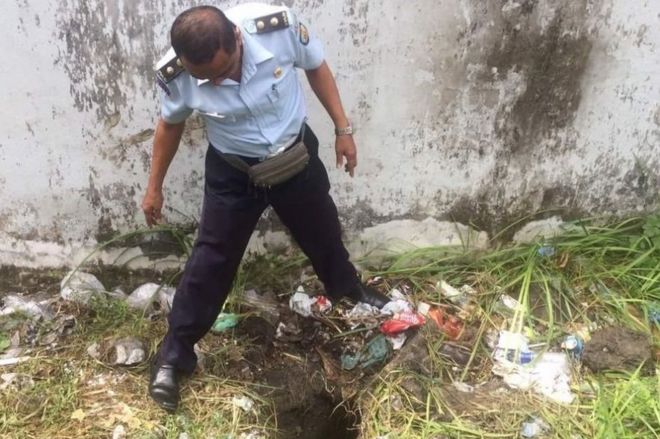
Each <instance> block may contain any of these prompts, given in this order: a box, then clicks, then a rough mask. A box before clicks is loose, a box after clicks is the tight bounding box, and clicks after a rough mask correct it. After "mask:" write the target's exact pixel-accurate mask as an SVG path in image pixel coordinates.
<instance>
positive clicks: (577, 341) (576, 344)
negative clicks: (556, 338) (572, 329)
mask: <svg viewBox="0 0 660 439" xmlns="http://www.w3.org/2000/svg"><path fill="white" fill-rule="evenodd" d="M561 348H562V349H564V350H566V352H568V355H569V356H570V357H572V358H576V359H579V358H580V357H581V356H582V351H584V340H582V338H581V337H580V336H577V335H569V336H567V337H566V338H565V339H564V341H563V342H562V343H561Z"/></svg>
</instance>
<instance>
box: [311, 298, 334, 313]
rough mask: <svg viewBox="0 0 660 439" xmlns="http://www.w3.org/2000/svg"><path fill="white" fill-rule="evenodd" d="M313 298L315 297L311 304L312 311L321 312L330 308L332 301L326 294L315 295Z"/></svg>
mask: <svg viewBox="0 0 660 439" xmlns="http://www.w3.org/2000/svg"><path fill="white" fill-rule="evenodd" d="M314 299H316V300H315V302H314V304H313V305H312V309H313V310H314V311H316V312H319V313H321V314H323V313H325V312H327V311H330V310H331V309H332V302H330V299H328V297H327V296H315V297H314Z"/></svg>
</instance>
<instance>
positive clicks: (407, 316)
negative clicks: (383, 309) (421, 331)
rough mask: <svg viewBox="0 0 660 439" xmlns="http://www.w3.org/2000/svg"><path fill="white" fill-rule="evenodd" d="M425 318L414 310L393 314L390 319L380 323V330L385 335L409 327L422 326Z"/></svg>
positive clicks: (393, 333)
mask: <svg viewBox="0 0 660 439" xmlns="http://www.w3.org/2000/svg"><path fill="white" fill-rule="evenodd" d="M425 321H426V320H425V319H424V316H423V315H421V314H419V313H416V312H405V313H400V314H395V315H394V317H392V318H391V319H390V320H387V321H385V322H383V323H382V324H381V325H380V332H382V333H383V334H385V335H395V334H398V333H400V332H403V331H405V330H407V329H410V328H416V327H418V326H422V325H423V324H424V322H425Z"/></svg>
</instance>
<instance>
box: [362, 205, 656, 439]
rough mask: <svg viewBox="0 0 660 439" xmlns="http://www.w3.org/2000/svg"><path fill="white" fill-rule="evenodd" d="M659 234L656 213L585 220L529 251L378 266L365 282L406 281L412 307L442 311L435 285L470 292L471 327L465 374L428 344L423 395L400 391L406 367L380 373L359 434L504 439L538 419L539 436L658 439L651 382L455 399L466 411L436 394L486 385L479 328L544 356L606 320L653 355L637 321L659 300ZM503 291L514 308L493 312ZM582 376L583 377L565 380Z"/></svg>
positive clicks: (423, 252) (441, 252) (401, 259)
mask: <svg viewBox="0 0 660 439" xmlns="http://www.w3.org/2000/svg"><path fill="white" fill-rule="evenodd" d="M659 236H660V217H659V216H658V215H654V216H651V217H646V218H631V219H628V220H624V221H620V222H614V223H605V222H603V221H597V220H585V221H580V222H576V223H573V224H570V225H569V227H567V228H566V231H565V232H564V233H563V234H561V235H559V236H556V237H554V238H551V239H546V240H543V241H539V242H536V243H531V244H524V245H522V244H521V245H512V246H501V247H499V248H496V249H494V250H490V251H481V250H467V249H464V248H452V249H444V248H432V249H418V250H415V251H412V252H409V253H406V254H404V255H399V256H396V257H393V258H391V259H390V260H389V264H388V265H385V266H383V265H382V261H379V263H380V264H381V265H379V267H377V268H372V274H374V275H379V276H383V277H384V278H385V279H386V281H387V282H389V283H396V282H406V283H408V284H409V285H411V286H412V288H413V292H414V294H413V295H414V297H415V298H416V300H418V301H423V302H427V303H430V304H440V303H442V302H445V303H446V300H444V299H443V298H442V297H441V294H440V290H439V288H438V284H437V283H438V281H439V280H445V281H446V282H448V283H450V284H452V285H455V286H460V285H463V284H469V285H471V286H472V287H473V288H474V289H475V290H476V291H477V293H478V294H477V297H476V298H475V300H476V303H475V304H474V306H475V310H474V311H473V312H472V315H471V316H470V317H468V324H470V322H469V321H470V320H472V325H473V326H475V327H476V328H477V329H476V337H475V338H474V339H472V340H470V344H471V346H472V356H471V360H470V362H469V363H468V365H467V366H466V367H458V368H457V367H456V366H451V365H449V364H447V362H446V360H444V359H443V358H442V356H439V355H436V354H435V352H437V351H438V349H439V348H438V346H439V345H441V344H442V343H443V340H442V337H441V336H436V342H432V343H431V345H430V352H431V355H430V356H429V360H430V361H431V362H432V366H431V369H432V370H433V371H434V372H433V374H432V376H431V377H430V378H429V377H426V378H425V379H426V382H423V383H422V384H421V385H420V386H421V387H422V388H425V389H426V393H423V395H424V397H421V396H420V393H419V392H415V391H414V388H415V386H412V387H410V386H408V387H407V388H406V386H401V383H406V382H410V380H417V381H419V379H420V378H419V376H417V375H416V374H415V373H413V372H411V371H406V370H399V371H397V372H396V375H388V376H386V377H383V378H382V380H381V381H379V384H378V385H376V386H375V387H373V388H372V389H371V391H369V392H366V393H364V394H363V395H362V400H361V401H362V421H363V422H362V431H363V434H364V436H365V437H377V436H385V435H387V434H389V436H385V437H388V438H393V437H396V438H401V439H405V438H421V437H451V438H454V437H456V438H472V437H475V438H476V437H494V438H495V437H498V438H500V437H502V438H503V437H510V438H514V437H519V435H520V430H521V425H522V423H523V422H525V421H527V420H529V419H532V417H534V416H538V417H540V418H542V419H544V421H545V422H546V423H547V424H548V425H549V426H550V428H551V433H549V436H548V437H559V438H571V439H573V438H575V437H584V438H592V437H598V438H612V437H660V423H659V421H658V419H659V417H658V413H660V410H659V409H658V401H660V398H659V395H658V389H659V388H660V383H659V381H658V378H641V377H639V376H638V375H637V374H634V375H632V376H627V377H621V376H607V377H605V376H598V377H596V378H597V380H596V381H597V382H598V386H596V387H595V388H596V389H597V390H596V391H594V390H593V389H590V388H585V386H582V387H580V388H575V389H573V391H574V393H575V394H576V395H577V399H576V401H575V402H574V403H573V404H571V405H557V404H554V403H550V402H548V401H546V400H543V399H541V398H539V397H536V396H533V395H528V394H524V393H522V392H515V391H505V393H497V392H490V393H488V394H487V395H482V394H481V393H479V392H478V391H477V393H475V394H471V396H470V397H468V398H465V399H466V400H469V401H470V404H469V405H472V406H471V407H466V406H465V404H460V403H458V404H457V396H456V395H460V392H457V391H456V390H451V389H447V388H446V384H447V383H448V382H451V381H452V380H456V381H469V382H471V383H473V384H474V383H484V382H486V381H488V380H489V379H490V378H489V376H490V360H489V359H488V357H489V355H490V352H489V349H488V348H487V347H486V346H485V343H484V342H483V336H484V335H485V334H486V332H487V331H488V330H495V331H497V330H500V329H507V330H510V331H514V332H522V333H525V334H526V335H528V336H529V337H530V341H531V342H535V343H537V342H540V343H545V345H546V346H547V347H551V346H555V348H556V346H557V345H558V342H557V340H558V339H561V337H562V336H563V335H565V334H569V333H572V332H573V331H575V330H577V329H580V328H581V329H582V330H584V329H585V328H588V327H590V328H592V329H593V327H597V326H604V325H611V324H616V325H623V326H627V327H630V328H632V329H635V330H637V331H642V332H645V333H647V334H649V335H650V336H652V337H653V342H654V344H655V347H656V349H657V347H658V346H660V333H659V332H658V331H657V330H654V328H653V327H652V325H650V324H649V322H648V318H647V317H648V312H649V311H648V310H649V309H650V306H651V304H653V303H656V304H657V303H658V301H660V282H659V281H660V246H659V245H658V244H659V241H658V237H659ZM363 265H368V261H367V262H363ZM504 293H505V294H509V295H510V296H512V297H513V298H515V299H517V300H518V301H519V302H520V304H521V307H519V308H517V309H515V310H508V309H506V308H504V307H503V306H502V304H501V303H500V302H499V297H500V295H501V294H504ZM480 359H481V360H484V359H485V361H480ZM576 373H577V372H576ZM594 379H595V378H594V377H592V376H591V375H590V374H588V373H587V372H584V375H583V376H582V377H579V378H577V380H576V381H574V382H582V383H585V382H591V381H593V380H594ZM581 380H582V381H581ZM422 381H424V380H422ZM395 396H396V398H395V399H396V404H394V405H393V404H392V401H393V398H394V397H395ZM458 399H459V400H460V399H461V398H460V397H459V398H458ZM475 401H476V403H475ZM503 408H505V409H503Z"/></svg>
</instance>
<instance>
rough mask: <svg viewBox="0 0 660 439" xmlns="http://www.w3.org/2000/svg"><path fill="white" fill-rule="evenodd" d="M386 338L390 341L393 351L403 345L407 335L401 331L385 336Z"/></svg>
mask: <svg viewBox="0 0 660 439" xmlns="http://www.w3.org/2000/svg"><path fill="white" fill-rule="evenodd" d="M387 339H388V340H389V341H390V343H392V349H394V350H395V351H398V350H399V349H401V348H402V347H403V345H404V344H405V343H406V340H407V339H408V336H407V335H406V333H405V332H402V333H400V334H397V335H392V336H389V337H387Z"/></svg>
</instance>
